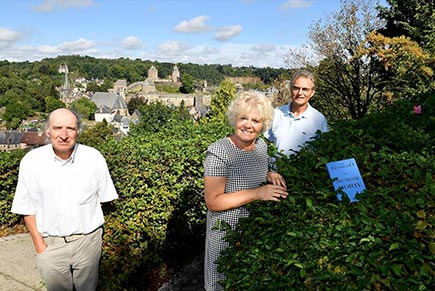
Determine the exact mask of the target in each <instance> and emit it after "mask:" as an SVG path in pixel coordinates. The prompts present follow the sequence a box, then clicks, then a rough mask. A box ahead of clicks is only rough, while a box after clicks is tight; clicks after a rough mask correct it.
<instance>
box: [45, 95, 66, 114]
mask: <svg viewBox="0 0 435 291" xmlns="http://www.w3.org/2000/svg"><path fill="white" fill-rule="evenodd" d="M64 107H65V103H63V102H62V101H60V100H59V99H56V98H54V97H52V96H47V97H45V111H46V112H51V111H53V110H55V109H58V108H64Z"/></svg>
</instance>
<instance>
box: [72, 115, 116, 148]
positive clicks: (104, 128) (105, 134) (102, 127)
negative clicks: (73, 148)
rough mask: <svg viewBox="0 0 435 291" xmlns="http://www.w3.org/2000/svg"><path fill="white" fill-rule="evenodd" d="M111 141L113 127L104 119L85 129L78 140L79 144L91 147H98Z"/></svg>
mask: <svg viewBox="0 0 435 291" xmlns="http://www.w3.org/2000/svg"><path fill="white" fill-rule="evenodd" d="M111 139H113V125H110V124H108V123H107V121H106V119H103V121H101V122H97V124H95V126H93V127H91V128H87V129H85V130H84V131H83V132H82V133H81V134H80V136H79V138H78V140H79V142H80V143H82V144H85V145H88V146H92V147H99V146H101V145H102V144H104V143H106V142H107V141H109V140H111Z"/></svg>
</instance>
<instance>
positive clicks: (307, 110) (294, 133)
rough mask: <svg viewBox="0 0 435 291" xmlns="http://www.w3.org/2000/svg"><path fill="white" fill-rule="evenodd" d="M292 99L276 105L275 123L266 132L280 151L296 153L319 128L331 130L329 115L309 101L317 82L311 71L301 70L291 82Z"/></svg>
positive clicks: (290, 153)
mask: <svg viewBox="0 0 435 291" xmlns="http://www.w3.org/2000/svg"><path fill="white" fill-rule="evenodd" d="M290 90H291V101H290V103H289V104H285V105H283V106H280V107H278V108H275V114H274V118H273V124H272V126H271V127H270V128H269V129H268V130H267V131H266V132H265V133H264V136H265V137H266V138H267V139H268V140H270V141H271V142H273V143H274V144H275V146H276V147H277V150H278V151H279V152H282V153H284V154H285V155H287V156H290V155H292V154H295V153H296V152H298V151H299V150H300V149H301V148H302V147H304V145H305V143H306V142H307V141H309V140H311V139H313V138H316V137H317V133H316V132H317V131H318V130H320V131H321V132H327V131H328V123H327V121H326V118H325V116H324V115H323V114H322V113H320V112H319V111H318V110H317V109H315V108H314V107H312V106H311V105H310V103H309V101H310V99H311V98H312V97H313V95H314V93H315V90H316V84H315V80H314V76H313V74H312V73H311V72H309V71H304V70H302V71H297V72H296V73H294V74H293V77H292V80H291V82H290Z"/></svg>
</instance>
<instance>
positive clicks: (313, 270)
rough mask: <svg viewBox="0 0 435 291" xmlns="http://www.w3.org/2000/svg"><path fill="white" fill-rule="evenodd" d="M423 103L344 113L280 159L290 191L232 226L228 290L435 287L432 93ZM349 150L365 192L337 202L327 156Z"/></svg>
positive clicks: (225, 264) (224, 267)
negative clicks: (360, 114) (352, 115)
mask: <svg viewBox="0 0 435 291" xmlns="http://www.w3.org/2000/svg"><path fill="white" fill-rule="evenodd" d="M414 102H417V101H414ZM418 104H421V105H422V114H421V115H416V114H414V113H413V105H414V103H413V102H405V101H404V102H400V103H397V104H396V105H395V106H393V107H392V108H390V109H389V110H388V111H386V112H382V113H379V114H372V115H370V116H368V117H367V118H364V119H362V120H358V121H341V122H338V123H336V124H334V125H333V126H332V130H331V132H330V133H328V134H325V135H323V136H322V137H321V138H320V139H318V140H316V141H314V142H313V143H312V145H311V147H310V148H307V149H305V150H303V151H301V152H300V154H299V155H297V156H295V157H293V158H292V159H290V161H289V160H287V159H286V158H285V157H282V158H281V159H279V160H278V164H279V167H280V169H281V172H282V174H283V175H284V177H285V178H286V181H287V183H288V192H289V194H290V195H289V197H288V199H286V200H284V201H282V202H281V203H279V204H276V203H264V202H262V203H261V202H258V203H253V204H251V205H249V209H250V211H251V216H250V217H249V218H246V219H243V220H242V221H241V222H240V225H239V228H238V229H237V230H236V231H234V232H230V234H229V235H228V240H229V242H230V245H231V247H230V248H229V249H228V250H226V251H225V253H224V255H223V256H222V257H221V258H220V260H219V267H220V269H221V271H222V272H224V273H225V274H226V276H227V279H226V281H225V282H224V284H225V286H226V290H262V291H264V290H435V276H434V275H435V242H434V238H435V183H434V181H435V156H434V154H433V153H434V145H435V144H434V141H435V140H434V137H435V135H434V133H435V131H434V130H435V127H434V126H432V125H431V124H433V122H434V116H435V114H434V113H435V106H434V105H435V104H434V96H430V95H429V96H424V98H423V97H420V100H418ZM350 157H354V158H355V159H356V161H357V164H358V166H359V168H360V171H361V174H362V176H363V179H364V182H365V185H366V188H367V191H365V192H364V193H363V194H361V195H358V196H357V198H358V199H359V201H358V202H355V203H350V202H349V200H348V199H343V201H342V202H339V201H338V200H337V198H336V193H335V192H334V190H333V187H332V182H331V180H330V179H329V177H328V174H327V171H326V163H327V162H329V161H336V160H341V159H346V158H350Z"/></svg>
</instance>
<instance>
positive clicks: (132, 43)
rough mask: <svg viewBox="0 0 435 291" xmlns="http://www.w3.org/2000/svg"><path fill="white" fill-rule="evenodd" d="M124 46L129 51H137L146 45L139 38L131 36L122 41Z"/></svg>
mask: <svg viewBox="0 0 435 291" xmlns="http://www.w3.org/2000/svg"><path fill="white" fill-rule="evenodd" d="M122 46H123V47H124V48H125V49H128V50H137V49H141V48H143V47H144V44H143V42H142V41H141V40H140V39H139V38H137V37H135V36H132V35H130V36H129V37H127V38H126V39H124V40H123V41H122Z"/></svg>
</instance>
